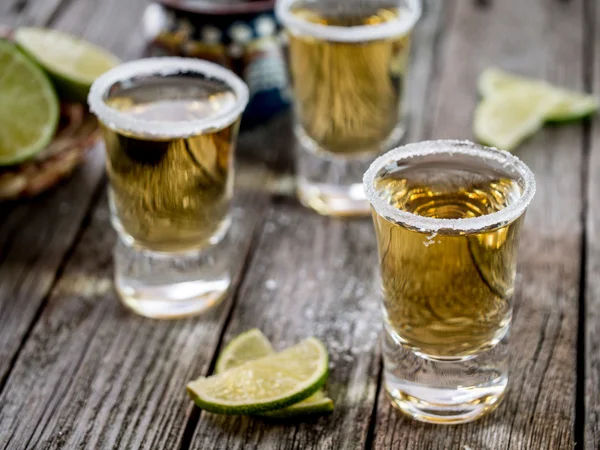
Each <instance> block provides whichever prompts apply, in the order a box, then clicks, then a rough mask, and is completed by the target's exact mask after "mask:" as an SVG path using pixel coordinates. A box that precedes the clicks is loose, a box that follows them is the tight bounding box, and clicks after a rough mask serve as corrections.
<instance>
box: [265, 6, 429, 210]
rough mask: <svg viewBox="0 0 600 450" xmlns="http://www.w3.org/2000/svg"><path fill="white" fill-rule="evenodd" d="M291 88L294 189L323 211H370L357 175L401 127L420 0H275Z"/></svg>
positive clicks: (393, 139) (392, 142) (392, 140)
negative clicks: (283, 31)
mask: <svg viewBox="0 0 600 450" xmlns="http://www.w3.org/2000/svg"><path fill="white" fill-rule="evenodd" d="M276 12H277V16H278V18H279V20H280V21H281V22H282V23H283V25H284V26H285V28H286V30H287V34H288V38H289V54H290V74H291V77H292V84H293V89H294V95H295V101H294V110H295V117H296V119H295V125H294V132H295V135H296V145H295V159H296V173H297V176H296V181H297V194H298V197H299V199H300V201H301V202H302V203H303V204H304V205H305V206H307V207H309V208H312V209H314V210H316V211H317V212H319V213H321V214H325V215H334V216H348V215H364V214H368V212H369V204H368V202H367V200H366V198H365V195H364V192H363V189H362V183H361V178H362V174H363V173H364V171H365V170H366V169H367V167H368V165H369V164H370V163H371V162H372V161H373V159H374V158H375V157H376V156H377V155H380V154H381V153H383V152H385V151H388V150H389V149H391V148H393V147H394V146H397V145H398V144H399V143H400V141H401V139H402V137H403V136H404V134H405V131H406V127H407V109H406V106H407V96H408V93H409V91H408V85H407V73H408V65H409V55H410V43H411V37H412V30H413V28H414V26H415V23H416V22H417V20H418V19H419V17H420V14H421V0H393V1H389V0H372V1H369V2H365V1H363V0H345V1H343V2H340V1H339V0H281V1H279V2H278V3H277V7H276Z"/></svg>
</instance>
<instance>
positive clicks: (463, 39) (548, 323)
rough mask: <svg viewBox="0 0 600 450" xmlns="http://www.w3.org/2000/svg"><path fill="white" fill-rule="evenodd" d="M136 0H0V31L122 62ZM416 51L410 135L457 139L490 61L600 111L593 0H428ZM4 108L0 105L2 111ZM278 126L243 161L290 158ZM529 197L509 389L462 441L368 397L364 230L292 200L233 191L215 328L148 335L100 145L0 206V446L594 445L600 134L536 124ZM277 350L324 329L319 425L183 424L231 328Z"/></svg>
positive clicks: (165, 326) (128, 49)
mask: <svg viewBox="0 0 600 450" xmlns="http://www.w3.org/2000/svg"><path fill="white" fill-rule="evenodd" d="M145 6H146V5H145V1H144V0H127V1H124V0H103V1H96V0H2V1H1V2H0V24H7V25H12V26H15V25H22V24H28V25H31V24H36V25H42V26H52V27H56V28H58V29H63V30H66V31H69V32H72V33H74V34H78V35H82V36H84V37H86V38H87V39H89V40H91V41H93V42H96V43H99V44H102V45H104V46H105V47H107V48H109V49H111V50H112V51H114V52H115V53H117V54H119V55H120V56H122V57H123V58H126V59H131V58H135V57H137V56H139V55H140V53H141V51H142V48H143V37H142V34H141V24H140V21H141V14H142V11H143V9H144V7H145ZM426 7H427V8H426V15H425V16H424V18H423V20H422V21H421V23H420V24H419V27H418V31H417V33H416V36H415V49H414V62H413V71H412V85H411V93H412V106H411V110H412V127H411V131H410V135H409V140H410V141H416V140H422V139H425V138H448V137H453V138H470V137H471V132H470V130H471V119H472V114H473V110H474V106H475V104H476V101H477V95H476V80H477V76H478V74H479V72H480V71H481V70H482V69H483V68H485V67H487V66H490V65H500V66H502V67H504V68H506V69H510V70H514V71H517V72H521V73H523V74H526V75H531V76H536V77H541V78H546V79H548V80H550V81H551V82H554V83H557V84H560V85H563V86H566V87H569V88H575V89H581V90H587V91H590V92H595V93H596V94H597V95H599V96H600V5H599V4H598V3H597V2H596V0H563V1H559V0H527V1H523V0H485V1H484V0H479V1H473V0H430V1H428V2H426ZM0 70H1V69H0ZM0 105H1V99H0ZM287 129H289V120H287V119H286V118H285V117H284V118H280V119H277V120H275V121H274V122H273V123H271V124H269V125H266V126H265V127H264V128H263V129H260V130H256V131H254V132H252V133H246V134H245V135H243V136H242V145H241V147H242V148H241V150H240V152H241V153H244V152H246V153H247V154H248V153H254V154H255V155H261V157H262V159H263V161H265V162H266V164H267V165H268V166H270V167H277V166H280V165H281V163H282V162H285V161H287V160H289V157H288V155H289V152H290V144H289V143H290V140H289V134H286V133H282V130H287ZM518 155H519V156H520V157H521V158H523V159H524V160H525V161H526V162H527V164H528V165H529V166H530V167H531V168H532V169H533V170H534V172H535V174H536V177H537V180H538V194H537V196H536V198H535V200H534V202H533V203H532V205H531V207H530V209H529V212H528V214H527V221H526V229H525V232H524V236H523V239H522V245H521V249H520V266H519V274H520V275H519V281H518V286H517V293H516V310H515V316H514V328H513V333H512V338H511V339H512V350H513V352H512V367H511V377H512V382H511V385H510V390H509V393H508V396H507V397H506V400H505V402H504V403H503V405H502V406H501V407H500V408H499V409H498V410H497V411H496V412H494V413H493V414H492V415H490V416H488V417H486V418H484V419H482V420H480V421H478V422H476V423H473V424H469V425H463V426H451V427H444V426H430V425H424V424H421V423H416V422H412V421H409V420H407V419H404V418H402V417H401V416H400V415H399V414H398V413H397V412H396V411H395V410H393V409H392V408H391V407H390V405H389V403H388V401H387V400H386V398H385V396H384V393H383V390H382V386H381V357H380V354H379V349H378V345H377V339H376V338H377V335H378V333H379V330H380V312H379V308H378V288H377V282H376V279H375V277H374V273H375V272H374V271H375V266H376V256H375V245H374V236H373V231H372V227H371V223H370V220H369V219H364V220H348V221H345V220H336V219H329V218H324V217H319V216H318V215H316V214H313V213H311V212H310V211H308V210H306V209H303V208H302V207H301V206H300V205H299V204H298V203H297V202H296V201H295V200H294V199H293V198H292V197H286V196H282V195H275V194H272V193H269V192H267V191H265V190H263V191H260V190H258V191H257V190H255V191H250V190H248V189H246V190H245V192H244V193H242V194H240V195H239V196H238V197H239V198H238V206H237V210H238V214H243V215H245V219H244V220H245V224H246V227H245V228H244V229H243V231H242V232H241V233H240V235H239V236H238V238H239V258H237V260H236V261H235V270H236V276H235V288H234V289H233V291H232V293H231V295H230V296H229V297H228V298H227V299H226V301H225V302H224V303H223V304H222V305H221V306H220V307H219V308H217V309H216V310H215V311H213V312H212V313H210V314H208V315H206V316H204V317H200V318H194V319H189V320H181V321H153V320H147V319H143V318H141V317H137V316H135V315H133V314H131V313H129V312H128V311H126V310H125V309H124V308H123V307H122V306H121V305H120V303H119V302H118V301H117V298H116V296H115V293H114V291H113V289H112V285H111V273H112V262H111V249H112V247H113V244H114V242H115V234H114V232H113V231H112V229H111V227H110V224H109V219H108V210H107V203H106V199H105V180H104V176H103V154H102V149H101V148H100V147H99V148H97V149H96V150H95V151H94V152H93V154H91V155H90V157H89V158H88V160H87V162H86V164H85V165H84V166H83V167H82V168H81V169H80V170H79V171H78V172H77V173H76V174H75V176H74V177H73V178H72V179H71V180H70V181H69V182H68V183H66V184H64V185H63V186H61V187H59V188H58V189H56V190H54V191H53V192H51V193H49V194H47V195H43V196H42V197H40V198H38V199H35V200H33V201H30V202H23V203H11V204H3V205H0V449H58V448H61V449H75V448H78V449H79V448H87V449H106V448H123V449H125V448H127V449H137V448H144V449H184V450H185V449H241V448H244V449H246V448H247V449H292V448H297V449H308V448H311V449H312V448H314V449H362V448H376V449H407V450H415V449H416V450H418V449H439V450H442V449H460V450H468V449H472V450H484V449H486V450H497V449H511V450H512V449H536V450H537V449H551V450H562V449H570V448H573V447H576V448H579V449H584V448H585V449H589V450H592V449H598V448H600V425H599V420H600V121H598V120H595V121H593V122H586V123H583V124H582V123H576V124H572V125H568V126H564V127H547V128H545V129H544V130H543V131H542V132H540V133H539V134H537V135H536V136H535V137H534V138H533V139H531V140H530V141H529V142H527V143H526V144H525V145H523V146H522V147H521V148H520V149H519V150H518ZM251 327H259V328H261V329H262V330H263V331H264V332H265V334H266V335H267V336H268V337H269V338H271V339H272V340H273V341H274V342H276V343H277V344H278V345H279V346H284V345H287V344H291V343H293V342H295V341H297V340H299V339H301V338H303V337H306V336H309V335H316V336H318V337H319V338H322V339H323V340H324V341H325V342H326V343H327V345H328V347H329V351H330V354H331V358H332V363H333V368H332V371H331V376H330V380H329V383H328V386H327V391H328V393H329V395H330V396H331V397H332V398H333V399H334V401H335V403H336V409H335V412H334V413H333V414H332V415H331V416H329V417H320V418H315V419H309V420H306V421H302V422H297V423H296V422H293V423H287V424H281V423H269V422H265V421H262V420H256V419H249V418H245V417H243V418H242V417H237V418H236V417H232V418H227V417H219V416H214V415H210V414H206V413H203V412H201V411H200V410H199V409H197V408H195V407H194V406H193V404H192V402H191V401H190V400H189V398H188V397H187V395H186V394H185V391H184V385H185V383H186V382H187V381H188V380H191V379H193V378H195V377H197V376H200V375H206V374H208V373H210V372H211V369H212V367H213V365H214V360H215V355H216V354H217V353H218V351H219V349H220V348H221V347H222V345H223V343H224V342H226V341H228V340H229V339H230V338H231V337H232V336H234V335H235V334H237V333H239V332H241V331H243V330H246V329H248V328H251Z"/></svg>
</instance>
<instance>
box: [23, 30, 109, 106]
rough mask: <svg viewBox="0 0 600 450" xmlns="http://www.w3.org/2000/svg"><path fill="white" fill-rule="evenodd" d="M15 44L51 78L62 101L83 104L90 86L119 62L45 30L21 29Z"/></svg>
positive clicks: (99, 50)
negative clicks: (66, 100) (63, 99)
mask: <svg viewBox="0 0 600 450" xmlns="http://www.w3.org/2000/svg"><path fill="white" fill-rule="evenodd" d="M15 41H16V42H17V44H18V45H19V46H20V47H21V48H22V49H23V51H24V52H25V53H27V54H28V55H29V56H30V57H32V58H33V59H34V60H35V61H36V62H37V63H39V64H40V66H42V68H43V69H44V70H46V72H48V74H49V75H50V77H51V78H52V81H53V82H54V84H55V86H56V88H57V90H58V91H59V94H60V95H61V97H63V98H65V99H68V100H73V101H77V102H81V103H85V102H86V100H87V94H88V92H89V90H90V86H91V85H92V83H93V82H94V80H96V78H98V77H99V76H100V75H102V74H103V73H104V72H106V71H107V70H109V69H111V68H113V67H114V66H116V65H117V64H119V62H120V61H119V59H118V58H117V57H116V56H114V55H112V54H111V53H109V52H107V51H106V50H104V49H102V48H100V47H97V46H95V45H92V44H90V43H89V42H87V41H85V40H83V39H79V38H77V37H75V36H71V35H70V34H66V33H62V32H60V31H56V30H49V29H44V28H19V29H18V30H17V31H16V32H15Z"/></svg>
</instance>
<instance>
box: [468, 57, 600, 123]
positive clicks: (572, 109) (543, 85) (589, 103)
mask: <svg viewBox="0 0 600 450" xmlns="http://www.w3.org/2000/svg"><path fill="white" fill-rule="evenodd" d="M517 86H520V87H521V88H523V89H529V90H530V91H532V92H534V91H535V92H540V93H543V95H549V96H551V97H552V98H553V99H554V100H555V102H556V103H555V105H554V107H553V108H552V109H550V110H549V111H548V113H547V114H546V116H545V117H544V120H545V121H547V122H569V121H573V120H579V119H582V118H584V117H588V116H590V115H591V114H593V113H595V112H596V111H597V110H598V106H599V102H598V100H597V99H596V98H594V97H593V96H590V95H585V94H582V93H579V92H574V91H569V90H566V89H562V88H559V87H555V86H552V85H551V84H549V83H547V82H545V81H540V80H535V79H533V78H526V77H522V76H519V75H513V74H511V73H508V72H505V71H503V70H500V69H498V68H495V67H490V68H488V69H486V70H484V71H483V72H482V73H481V75H480V76H479V81H478V91H479V94H480V95H481V96H482V97H490V96H492V95H502V93H503V92H504V91H505V90H506V89H508V90H510V89H514V88H515V87H517Z"/></svg>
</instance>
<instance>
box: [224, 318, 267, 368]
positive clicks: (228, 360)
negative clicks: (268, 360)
mask: <svg viewBox="0 0 600 450" xmlns="http://www.w3.org/2000/svg"><path fill="white" fill-rule="evenodd" d="M273 353H275V350H273V346H272V345H271V343H270V342H269V340H268V339H267V337H266V336H265V335H264V334H262V333H261V331H260V330H259V329H258V328H253V329H252V330H249V331H246V332H245V333H242V334H240V335H239V336H237V337H236V338H234V339H233V340H232V341H231V342H230V343H229V344H227V346H226V347H225V348H224V349H223V351H222V352H221V354H220V355H219V358H218V359H217V364H216V365H215V373H222V372H225V371H226V370H229V369H233V368H234V367H237V366H241V365H242V364H244V363H247V362H248V361H254V360H255V359H259V358H263V357H265V356H268V355H271V354H273Z"/></svg>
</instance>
